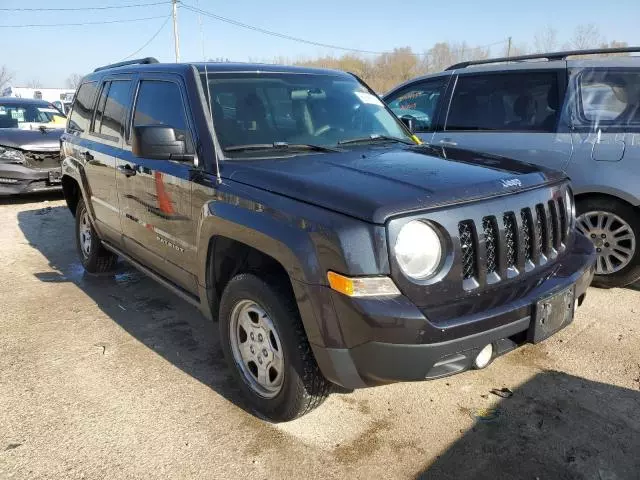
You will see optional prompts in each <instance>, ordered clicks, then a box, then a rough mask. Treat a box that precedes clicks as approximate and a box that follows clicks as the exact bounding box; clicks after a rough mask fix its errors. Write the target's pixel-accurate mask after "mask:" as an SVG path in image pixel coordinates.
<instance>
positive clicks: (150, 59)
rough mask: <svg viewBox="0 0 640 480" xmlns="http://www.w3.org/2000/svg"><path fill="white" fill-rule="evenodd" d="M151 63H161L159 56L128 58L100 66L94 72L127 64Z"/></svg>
mask: <svg viewBox="0 0 640 480" xmlns="http://www.w3.org/2000/svg"><path fill="white" fill-rule="evenodd" d="M150 63H159V62H158V59H157V58H153V57H145V58H137V59H135V60H127V61H126V62H118V63H112V64H110V65H105V66H104V67H98V68H96V69H95V70H94V72H100V71H102V70H107V69H109V68H116V67H124V66H126V65H149V64H150Z"/></svg>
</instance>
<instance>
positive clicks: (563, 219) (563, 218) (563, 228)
mask: <svg viewBox="0 0 640 480" xmlns="http://www.w3.org/2000/svg"><path fill="white" fill-rule="evenodd" d="M566 208H567V207H566V206H565V204H564V200H563V199H562V197H560V198H559V199H558V213H559V214H560V215H559V216H560V238H561V241H562V243H565V242H566V241H567V231H568V228H567V210H566Z"/></svg>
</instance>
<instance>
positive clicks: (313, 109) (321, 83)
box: [202, 72, 412, 155]
mask: <svg viewBox="0 0 640 480" xmlns="http://www.w3.org/2000/svg"><path fill="white" fill-rule="evenodd" d="M208 76H209V90H210V92H211V97H213V108H212V114H213V122H214V127H215V131H216V135H217V137H218V140H219V142H220V143H221V145H222V148H223V149H224V150H225V151H226V153H227V154H228V155H237V154H238V152H239V151H243V150H242V148H241V147H243V146H253V147H254V148H253V149H248V150H245V151H243V154H245V155H246V154H250V155H260V154H261V152H260V149H259V148H255V147H259V146H264V148H265V149H268V147H269V146H273V145H274V144H275V146H278V147H282V146H283V145H285V146H286V145H289V146H291V147H293V148H299V147H300V146H303V145H307V146H308V145H313V146H315V147H336V146H339V147H340V148H342V147H343V146H344V145H346V144H352V145H356V144H362V143H367V142H368V140H369V139H371V141H372V142H374V141H375V142H377V141H390V142H392V141H395V139H397V140H398V141H402V142H411V141H412V140H411V137H410V135H409V134H407V132H406V130H405V129H404V128H403V126H402V124H401V122H400V121H399V120H398V119H397V118H396V117H395V116H393V115H392V114H391V113H389V111H388V110H387V109H386V108H385V107H384V105H383V103H382V101H380V100H379V99H378V97H376V96H375V95H372V94H371V93H369V91H368V90H367V89H366V87H364V86H363V85H362V84H360V83H359V82H358V81H357V80H356V79H355V78H352V77H346V76H338V75H318V74H295V73H260V74H258V73H234V74H231V73H223V74H220V73H212V72H208ZM202 81H203V82H205V81H206V78H205V75H204V74H203V75H202ZM203 86H204V89H205V94H206V95H207V96H208V93H207V85H206V83H204V85H203ZM354 140H356V141H355V142H354ZM307 151H316V152H317V151H322V150H321V149H317V148H316V149H315V150H310V149H309V150H307ZM262 154H264V151H262Z"/></svg>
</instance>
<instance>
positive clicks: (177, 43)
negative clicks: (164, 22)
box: [172, 0, 180, 63]
mask: <svg viewBox="0 0 640 480" xmlns="http://www.w3.org/2000/svg"><path fill="white" fill-rule="evenodd" d="M172 3H173V42H174V45H175V49H176V63H178V62H179V61H180V39H179V37H178V0H172Z"/></svg>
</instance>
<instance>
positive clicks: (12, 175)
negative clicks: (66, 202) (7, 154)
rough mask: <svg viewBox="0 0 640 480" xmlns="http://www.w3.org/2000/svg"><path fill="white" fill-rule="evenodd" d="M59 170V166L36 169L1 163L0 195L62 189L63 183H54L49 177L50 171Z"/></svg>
mask: <svg viewBox="0 0 640 480" xmlns="http://www.w3.org/2000/svg"><path fill="white" fill-rule="evenodd" d="M59 170H60V167H59V166H58V167H53V168H38V169H36V168H29V167H26V166H24V165H18V164H13V163H0V195H16V194H20V193H36V192H50V191H57V190H60V189H62V184H61V183H53V182H51V181H50V179H49V172H57V171H59Z"/></svg>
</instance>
